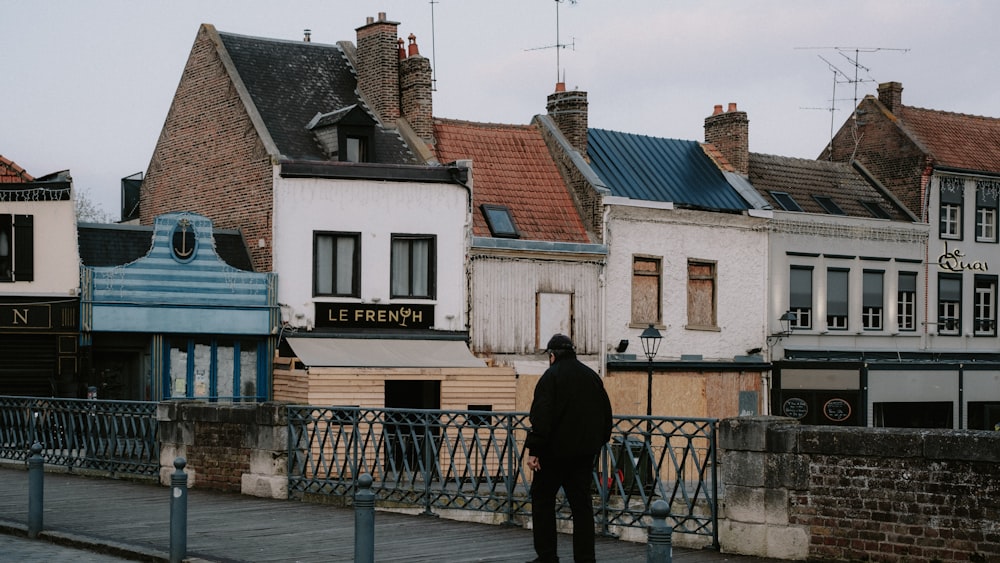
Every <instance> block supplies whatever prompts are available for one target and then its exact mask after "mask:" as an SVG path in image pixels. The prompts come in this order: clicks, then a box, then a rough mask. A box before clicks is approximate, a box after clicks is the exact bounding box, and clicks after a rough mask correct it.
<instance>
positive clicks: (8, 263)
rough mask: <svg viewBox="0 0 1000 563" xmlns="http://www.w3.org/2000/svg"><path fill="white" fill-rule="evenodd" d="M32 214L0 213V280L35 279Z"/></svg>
mask: <svg viewBox="0 0 1000 563" xmlns="http://www.w3.org/2000/svg"><path fill="white" fill-rule="evenodd" d="M34 252H35V248H34V216H32V215H10V214H2V213H0V282H15V281H33V280H34V279H35V254H34Z"/></svg>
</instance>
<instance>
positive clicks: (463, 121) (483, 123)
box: [434, 117, 536, 130]
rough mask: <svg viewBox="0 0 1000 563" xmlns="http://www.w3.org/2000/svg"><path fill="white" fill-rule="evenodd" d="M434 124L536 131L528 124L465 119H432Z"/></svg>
mask: <svg viewBox="0 0 1000 563" xmlns="http://www.w3.org/2000/svg"><path fill="white" fill-rule="evenodd" d="M434 123H435V125H436V124H438V123H441V124H442V125H444V124H448V125H468V126H471V127H481V128H500V127H504V128H517V129H525V130H532V129H536V127H535V126H534V125H532V124H530V123H498V122H493V121H470V120H467V119H454V118H450V117H435V118H434Z"/></svg>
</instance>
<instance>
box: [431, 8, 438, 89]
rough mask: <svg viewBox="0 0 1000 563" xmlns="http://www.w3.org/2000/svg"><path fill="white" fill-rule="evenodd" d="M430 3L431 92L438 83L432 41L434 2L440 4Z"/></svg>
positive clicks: (435, 49)
mask: <svg viewBox="0 0 1000 563" xmlns="http://www.w3.org/2000/svg"><path fill="white" fill-rule="evenodd" d="M428 3H429V4H430V5H431V92H437V83H438V79H437V76H438V74H437V73H438V65H437V48H436V47H437V45H436V43H435V41H434V39H435V36H436V34H435V33H434V4H440V2H438V1H437V0H430V2H428Z"/></svg>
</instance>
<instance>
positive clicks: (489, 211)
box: [480, 204, 521, 238]
mask: <svg viewBox="0 0 1000 563" xmlns="http://www.w3.org/2000/svg"><path fill="white" fill-rule="evenodd" d="M480 209H481V210H482V212H483V217H485V218H486V225H487V226H489V228H490V233H491V234H492V235H493V236H495V237H502V238H518V237H520V236H521V234H520V233H518V232H517V227H515V226H514V217H513V216H511V214H510V208H508V207H507V206H506V205H489V204H483V205H481V206H480Z"/></svg>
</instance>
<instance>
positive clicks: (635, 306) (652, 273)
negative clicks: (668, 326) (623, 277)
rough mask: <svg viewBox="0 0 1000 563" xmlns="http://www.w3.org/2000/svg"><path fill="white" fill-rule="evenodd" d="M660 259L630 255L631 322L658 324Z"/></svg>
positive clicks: (659, 311)
mask: <svg viewBox="0 0 1000 563" xmlns="http://www.w3.org/2000/svg"><path fill="white" fill-rule="evenodd" d="M660 273H661V272H660V259H659V258H653V257H649V256H633V257H632V324H634V325H642V326H645V325H648V324H650V323H653V324H659V323H660V322H661V319H662V317H661V316H660V314H661V309H660V295H661V285H660V283H661V282H660Z"/></svg>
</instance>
